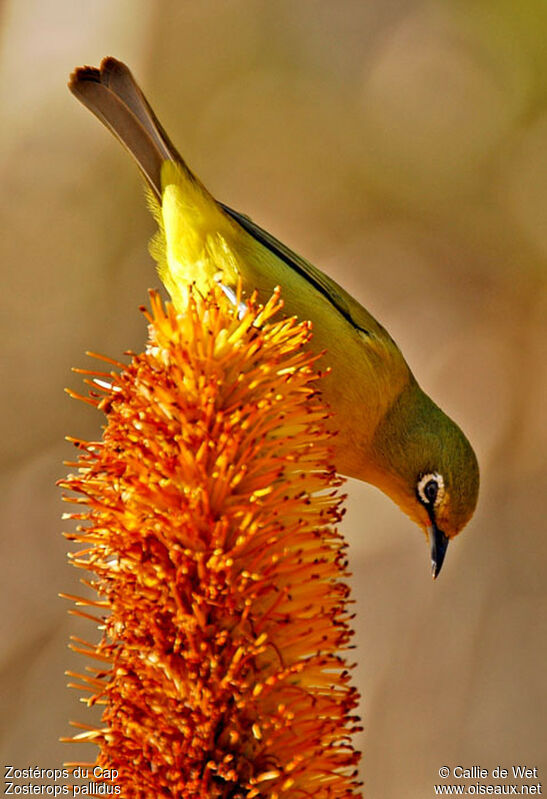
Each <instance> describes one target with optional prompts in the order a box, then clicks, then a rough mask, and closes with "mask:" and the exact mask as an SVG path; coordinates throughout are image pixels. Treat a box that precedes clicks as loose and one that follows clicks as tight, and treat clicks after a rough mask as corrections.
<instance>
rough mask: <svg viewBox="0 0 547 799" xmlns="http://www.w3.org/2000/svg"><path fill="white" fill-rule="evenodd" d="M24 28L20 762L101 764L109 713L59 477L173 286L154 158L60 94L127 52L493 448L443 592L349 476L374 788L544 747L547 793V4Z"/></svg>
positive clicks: (12, 266) (5, 545) (15, 521)
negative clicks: (88, 68)
mask: <svg viewBox="0 0 547 799" xmlns="http://www.w3.org/2000/svg"><path fill="white" fill-rule="evenodd" d="M0 37H1V39H0V91H1V108H2V123H1V126H0V147H1V160H0V169H1V181H0V215H1V227H0V231H1V233H0V235H1V262H0V263H1V269H2V284H1V285H2V291H1V297H2V313H1V317H0V324H1V326H2V332H1V341H2V358H1V363H2V371H3V376H2V392H1V402H2V412H1V416H0V419H1V423H2V435H1V442H2V443H1V446H2V451H3V457H2V461H1V462H2V476H1V479H2V485H1V490H0V500H1V502H2V517H1V518H2V531H1V544H0V546H1V556H0V557H1V564H2V579H1V580H0V592H1V599H0V606H1V608H2V612H1V614H0V625H1V628H2V632H1V636H0V669H1V671H0V679H1V689H2V707H1V709H0V728H1V749H0V761H2V762H3V763H8V764H12V765H15V766H18V767H24V766H27V765H29V764H36V765H39V766H44V767H50V768H53V767H59V766H60V765H61V763H62V762H63V761H65V760H67V759H80V758H82V759H86V758H87V757H88V756H89V754H90V752H86V751H84V749H83V748H82V749H81V750H79V751H77V752H75V751H74V749H70V748H69V747H67V745H66V744H61V743H58V741H57V739H58V737H59V736H61V735H66V734H69V733H70V728H69V727H68V720H69V719H78V720H80V721H87V720H88V719H87V714H88V711H86V709H85V708H84V707H82V706H81V705H79V704H78V697H77V694H76V692H70V691H68V690H67V689H66V688H65V687H64V686H65V682H66V678H65V677H64V675H63V670H64V669H65V668H76V667H81V666H82V665H83V664H82V663H79V660H78V659H77V658H76V657H75V656H73V655H72V654H70V653H69V652H68V650H67V649H66V645H67V641H68V636H69V634H70V633H76V634H84V636H85V635H88V636H91V635H92V634H93V633H92V629H91V625H89V627H88V625H85V624H83V623H82V624H79V623H78V621H77V620H76V619H74V618H71V617H69V616H67V614H66V609H67V606H68V605H67V603H66V602H63V601H62V600H60V599H57V597H56V595H57V592H58V591H62V590H64V591H71V590H72V591H74V590H77V578H78V576H79V575H78V574H77V573H76V571H75V570H74V569H71V568H70V567H69V566H68V565H67V564H66V561H65V552H66V549H67V544H66V542H65V541H64V539H63V538H62V537H61V535H60V533H61V530H62V529H63V524H62V522H61V521H60V513H61V511H62V510H63V508H62V507H61V503H60V496H59V494H60V492H59V490H58V489H56V488H55V485H54V483H55V480H56V479H58V478H59V477H61V476H62V475H63V474H64V473H65V469H64V467H63V466H62V460H63V458H71V457H72V455H73V452H72V449H71V448H70V446H69V445H68V444H67V443H65V442H64V440H63V437H64V435H65V434H72V435H76V436H81V437H90V438H95V437H97V435H99V434H100V433H99V427H100V422H101V420H100V417H99V415H98V414H96V413H94V412H93V411H92V410H91V409H90V408H88V407H87V406H85V405H83V404H82V403H76V402H74V401H72V400H70V399H68V398H67V397H66V395H64V394H63V387H64V386H66V385H70V386H72V387H73V388H78V387H79V386H80V379H79V378H78V376H76V375H72V374H71V373H70V368H71V366H74V365H76V366H85V365H86V363H87V359H86V357H85V355H84V351H85V350H86V349H92V350H95V351H99V352H104V353H107V354H110V355H112V356H118V355H119V354H121V353H122V352H123V351H124V350H126V349H129V348H132V349H134V350H139V349H140V348H142V346H143V342H144V340H145V334H146V331H145V325H144V320H143V318H142V316H141V314H140V313H139V312H138V310H137V308H138V306H139V305H140V304H141V303H143V302H145V301H146V298H147V294H146V291H147V288H148V287H150V286H158V280H157V278H156V276H155V273H154V270H153V266H152V262H151V260H150V258H149V257H148V255H147V250H146V245H147V240H148V238H149V235H150V234H151V233H152V231H153V223H152V221H151V220H150V218H149V216H148V214H147V211H146V209H145V204H144V202H143V198H142V193H141V186H140V180H139V177H138V175H137V172H136V170H135V169H134V167H133V165H132V164H131V163H130V161H129V159H128V158H127V156H126V155H125V154H124V153H123V152H122V150H121V149H120V147H119V146H118V145H117V144H116V143H115V141H114V140H113V139H111V138H110V137H109V136H108V134H107V133H106V132H105V131H104V130H103V129H101V128H100V126H99V125H98V123H97V122H96V121H95V120H94V119H93V118H92V117H91V115H90V114H89V113H87V112H86V111H84V110H83V109H82V108H81V107H80V106H79V105H78V104H77V103H76V101H75V100H74V99H73V98H72V97H71V95H70V94H69V92H68V91H67V90H66V88H65V84H66V80H67V77H68V73H69V72H70V71H71V70H72V68H73V67H74V66H76V65H80V64H82V63H91V64H97V63H98V62H99V61H100V59H101V57H102V56H104V55H109V54H112V55H116V56H117V57H119V58H121V59H123V60H125V61H127V62H128V63H129V64H130V65H131V67H132V69H133V71H134V72H135V74H136V75H137V76H138V78H139V80H140V82H141V84H142V85H143V86H144V88H145V89H146V91H147V93H148V95H149V96H150V98H151V99H152V101H153V104H154V106H155V108H156V109H157V111H158V114H159V116H160V118H161V119H162V121H163V123H164V125H165V127H166V128H167V129H168V130H169V132H170V134H171V137H172V138H173V140H174V141H175V142H177V143H178V145H179V148H180V149H181V151H182V152H183V153H184V154H185V156H186V157H187V159H188V161H189V163H190V164H191V165H192V167H193V168H194V169H195V171H196V172H197V173H198V174H199V175H200V177H201V178H202V179H203V180H204V182H205V183H206V185H208V186H209V188H210V189H211V190H212V191H213V192H214V193H215V194H216V196H217V197H218V198H220V199H222V200H223V201H225V202H227V203H228V204H230V205H232V206H233V207H235V208H238V209H240V210H242V211H245V212H247V213H249V214H250V215H252V216H253V218H254V219H256V220H257V221H258V222H259V223H260V224H262V225H263V226H265V227H266V228H268V229H270V230H271V231H272V232H273V233H274V234H276V235H277V236H279V237H280V238H281V239H282V240H284V241H286V242H287V243H288V244H289V245H290V246H292V247H293V248H294V249H296V250H297V251H299V252H301V253H302V254H303V255H305V256H307V257H308V258H309V259H310V260H311V261H313V262H315V263H316V264H317V265H319V266H320V267H321V268H323V269H324V270H325V271H327V272H328V273H329V274H331V275H332V276H333V277H334V278H335V279H336V280H337V281H338V282H340V283H342V284H343V285H344V286H345V287H347V288H348V289H349V290H350V291H351V292H352V293H353V294H354V295H355V296H356V297H357V298H358V299H359V300H360V301H361V302H362V303H363V304H364V305H365V306H366V307H367V308H368V309H370V310H371V311H372V312H373V313H374V314H375V315H376V316H377V317H378V318H379V319H380V320H381V321H382V322H383V323H384V324H385V325H386V326H387V328H388V329H389V330H390V332H391V333H392V334H393V336H394V338H395V339H396V341H397V342H398V343H399V344H400V346H401V347H402V349H403V352H404V353H405V355H406V357H407V359H408V360H409V362H410V363H411V365H412V366H413V369H414V371H415V374H416V375H417V377H418V379H419V380H420V382H421V383H422V385H423V386H424V387H425V388H426V389H427V390H428V391H429V392H430V393H431V394H432V395H433V396H434V398H435V399H436V400H437V401H438V402H439V404H440V405H442V406H443V407H444V408H445V409H446V410H447V411H448V412H449V413H450V414H451V415H452V416H453V417H454V418H455V419H456V420H457V421H459V422H460V423H461V425H462V427H463V428H464V430H465V431H466V432H467V434H468V436H469V438H470V439H471V441H472V442H473V443H474V444H475V446H476V450H477V452H478V456H479V460H480V463H481V467H482V493H481V498H480V504H479V508H478V510H477V513H476V515H475V517H474V519H473V521H472V522H471V524H470V525H469V527H468V529H467V530H466V531H465V532H464V533H463V535H462V536H461V538H460V539H458V540H457V541H456V542H454V544H453V545H451V547H450V550H449V553H448V559H447V563H446V565H445V567H444V569H443V574H442V575H441V578H440V579H439V581H437V583H435V584H433V583H432V581H431V579H430V577H429V562H428V553H427V549H426V546H425V542H424V540H423V536H422V535H421V533H420V532H419V531H418V530H417V528H415V527H414V526H413V525H412V524H411V523H410V522H409V521H408V520H407V519H406V518H405V517H403V516H402V515H401V514H400V512H399V511H398V509H397V508H395V507H394V506H392V505H391V504H390V502H389V501H388V500H387V499H386V498H385V497H383V496H382V495H381V494H380V493H379V492H377V491H376V490H375V489H373V488H371V487H368V486H365V485H361V484H358V483H356V482H352V481H349V482H348V484H347V490H348V494H349V498H348V513H347V516H346V519H345V521H344V524H343V531H344V533H345V535H346V536H347V538H348V541H349V544H350V550H349V551H350V560H351V568H352V571H353V573H354V576H355V577H354V585H355V598H356V602H357V604H356V613H357V616H356V620H355V627H356V643H357V649H356V651H355V653H354V654H355V659H356V661H357V664H358V665H357V670H356V673H355V679H356V682H357V684H358V685H359V688H360V690H361V693H362V696H363V700H362V708H361V712H362V716H363V721H364V725H365V732H364V733H363V735H362V736H360V737H359V739H358V741H357V745H358V746H359V747H360V748H361V749H362V751H363V753H364V757H363V763H362V774H363V778H364V780H365V790H364V795H365V797H367V799H400V797H405V799H426V798H427V797H429V796H433V795H434V791H433V785H434V784H435V783H439V782H441V780H440V779H439V777H438V769H439V768H440V767H441V766H443V765H447V766H451V767H452V766H456V765H461V766H464V767H469V766H472V765H480V766H482V767H485V768H493V767H494V766H495V765H498V764H500V765H502V766H504V767H506V768H509V769H510V767H511V765H513V764H516V763H519V764H520V763H526V764H528V766H537V767H539V768H540V777H539V780H540V781H541V780H543V781H544V792H545V791H546V790H547V757H546V752H547V746H546V743H547V736H546V712H547V701H546V698H547V694H546V687H545V673H546V656H547V630H546V618H547V602H546V599H547V585H546V573H547V570H546V565H547V564H546V554H547V536H546V532H547V531H546V525H545V502H544V499H545V477H546V470H545V452H546V443H547V441H546V438H547V436H546V426H545V414H544V410H545V408H544V405H545V396H546V388H547V385H546V370H545V364H546V362H547V357H546V355H547V353H546V347H545V341H546V329H545V319H546V301H545V300H546V291H545V288H546V281H545V274H546V271H545V266H546V262H547V48H546V47H545V41H546V39H547V4H546V3H545V1H544V0H521V2H519V3H515V2H510V1H509V0H480V2H477V0H444V1H442V2H420V1H419V0H368V2H363V0H344V1H343V2H340V3H334V2H332V0H299V2H289V0H284V1H283V0H278V1H277V2H271V0H192V2H184V1H181V0H161V2H152V0H149V2H146V0H94V2H93V3H84V2H80V0H48V2H46V3H44V2H40V1H39V0H22V1H21V0H11V2H10V1H9V0H4V2H3V3H2V4H1V5H0ZM542 500H543V501H542ZM91 752H93V750H91ZM448 782H450V780H449V781H448ZM472 782H473V781H471V783H472ZM487 782H488V780H487Z"/></svg>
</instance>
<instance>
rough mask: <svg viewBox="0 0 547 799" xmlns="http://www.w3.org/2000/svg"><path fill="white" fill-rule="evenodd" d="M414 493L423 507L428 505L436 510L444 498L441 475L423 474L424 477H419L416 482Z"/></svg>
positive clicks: (435, 473) (434, 473)
mask: <svg viewBox="0 0 547 799" xmlns="http://www.w3.org/2000/svg"><path fill="white" fill-rule="evenodd" d="M416 491H417V492H418V497H419V498H420V500H421V501H422V502H423V504H424V505H430V506H433V507H434V508H436V507H437V505H439V503H440V502H441V501H442V498H443V496H444V480H443V476H442V474H439V473H438V472H433V473H432V474H424V476H423V477H420V479H419V480H418V485H417V486H416Z"/></svg>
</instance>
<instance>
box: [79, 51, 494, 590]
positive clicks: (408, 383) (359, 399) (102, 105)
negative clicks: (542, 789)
mask: <svg viewBox="0 0 547 799" xmlns="http://www.w3.org/2000/svg"><path fill="white" fill-rule="evenodd" d="M68 86H69V89H70V91H71V92H72V93H73V94H74V95H75V97H76V98H77V99H78V100H79V101H80V102H81V103H83V105H84V106H86V107H87V108H88V109H89V110H90V111H91V112H92V113H93V114H94V115H95V116H96V117H97V118H98V119H99V120H100V121H101V122H102V123H103V124H104V125H105V126H106V127H107V128H108V129H109V130H110V131H111V132H112V133H113V134H114V136H115V137H116V138H117V139H118V140H119V141H120V142H121V144H122V145H123V146H124V147H125V149H126V150H127V151H128V152H129V153H130V154H131V156H132V157H133V158H134V159H135V161H136V163H137V165H138V167H139V169H140V171H141V173H142V175H143V176H144V178H145V182H146V185H147V192H148V195H149V200H150V205H151V208H152V211H153V213H154V215H155V216H156V219H157V221H158V222H159V224H160V232H159V234H157V235H156V238H155V240H153V241H152V243H151V252H152V254H153V255H154V257H155V258H156V260H157V261H158V270H159V274H160V277H161V278H162V280H163V282H164V284H165V285H166V287H167V289H168V290H169V292H170V294H171V297H172V298H173V301H174V303H175V306H176V305H177V298H179V299H180V297H181V290H182V287H183V285H184V284H188V283H191V282H193V283H194V284H195V285H196V286H197V287H198V289H200V290H207V288H208V287H209V286H210V285H211V281H212V279H213V276H214V273H216V272H218V258H216V257H215V256H216V255H218V253H219V252H220V250H222V251H223V254H224V257H223V263H224V264H226V268H225V270H224V273H223V274H222V283H223V285H224V284H225V287H226V289H227V290H229V289H230V286H231V287H232V290H233V289H234V287H235V286H236V285H237V281H238V279H239V280H241V283H242V286H243V290H244V291H245V292H249V293H251V292H256V293H257V296H258V298H259V300H260V301H264V302H265V301H266V300H267V299H268V298H269V297H270V296H271V294H272V292H273V290H274V288H275V287H276V286H281V288H282V296H283V301H284V309H285V311H286V313H287V314H289V315H293V316H296V317H298V318H299V319H302V320H309V321H310V322H311V324H312V331H313V337H312V347H313V348H315V349H316V350H317V351H318V352H321V353H324V355H323V357H324V359H325V360H324V363H325V365H326V366H327V367H328V369H327V370H325V371H326V374H325V375H324V376H323V377H322V381H321V382H322V388H321V391H322V395H323V398H324V400H325V402H326V403H327V404H328V406H330V408H331V410H332V412H333V422H332V424H333V425H334V427H335V429H336V432H337V435H336V436H335V437H334V447H333V449H334V463H335V466H336V469H337V471H338V472H339V473H340V474H342V475H346V476H348V477H353V478H357V479H358V480H362V481H364V482H366V483H370V484H372V485H374V486H376V487H377V488H379V489H380V490H381V491H382V492H383V493H384V494H386V495H387V496H388V497H389V498H391V499H392V500H393V501H394V502H395V503H396V504H397V505H398V506H399V507H400V508H401V510H402V511H403V512H404V513H406V514H407V516H409V517H410V519H411V520H412V521H414V522H415V523H416V524H417V525H418V526H419V527H420V528H421V529H422V530H423V532H424V533H425V535H426V539H427V540H428V542H429V550H430V557H431V570H432V576H433V579H435V578H436V577H437V576H438V575H439V573H440V571H441V567H442V565H443V561H444V559H445V555H446V551H447V547H448V543H449V541H450V540H451V539H452V538H454V536H456V535H457V534H458V533H459V532H460V531H461V530H462V529H463V527H465V525H466V524H467V522H468V521H469V520H470V518H471V516H472V515H473V512H474V510H475V507H476V504H477V498H478V491H479V466H478V462H477V458H476V456H475V453H474V451H473V448H472V446H471V444H470V443H469V441H468V439H467V438H466V436H465V435H464V433H463V432H462V431H461V429H460V427H459V426H458V425H457V424H456V423H455V422H453V421H452V420H451V419H450V418H449V417H448V416H447V415H446V414H445V413H444V412H443V411H442V410H441V409H440V408H439V407H438V405H436V404H435V402H433V400H432V399H431V398H430V397H429V396H428V395H427V394H426V393H425V392H424V391H423V390H422V389H421V387H420V385H419V384H418V382H417V380H416V378H415V377H414V375H413V373H412V371H411V369H410V367H409V366H408V364H407V362H406V360H405V358H404V357H403V355H402V353H401V350H400V349H399V347H398V346H397V344H396V343H395V342H394V340H393V339H392V337H391V336H390V334H389V333H388V332H387V330H386V329H385V328H384V327H383V326H382V325H381V324H380V323H379V322H378V321H376V319H375V318H374V317H373V316H372V314H370V313H369V312H368V311H367V310H366V309H365V308H364V307H363V306H362V305H361V304H360V303H359V302H358V301H357V300H355V299H354V298H353V297H352V296H351V295H350V294H349V293H348V292H346V291H345V290H344V289H343V288H342V287H341V286H339V285H338V284H337V283H336V282H335V281H334V280H332V279H331V278H330V277H328V276H327V275H326V274H324V273H323V272H321V271H320V270H319V269H317V268H316V267H315V266H313V265H312V264H311V263H309V262H308V261H306V260H305V259H304V258H302V257H300V256H299V255H297V254H296V253H294V252H293V251H292V250H290V249H289V248H288V247H287V246H286V245H285V244H283V243H282V242H280V241H279V240H277V239H276V238H274V236H272V235H271V234H270V233H268V232H267V231H266V230H264V229H263V228H261V227H259V226H258V225H257V224H256V223H255V222H253V221H252V220H251V218H250V217H249V216H247V215H246V214H242V213H240V212H238V211H235V210H234V209H232V208H230V207H229V206H228V205H225V204H224V203H222V202H219V201H217V200H216V199H215V198H214V197H213V195H212V194H210V192H209V191H208V190H207V189H206V188H205V186H204V185H203V183H202V182H201V181H200V180H199V178H197V177H196V176H195V175H194V174H193V172H191V170H190V169H189V167H188V166H187V164H186V162H185V161H184V159H183V158H182V156H181V155H180V154H179V152H178V151H177V149H176V148H175V146H174V145H173V144H172V142H171V140H170V139H169V137H168V135H167V133H166V132H165V130H164V129H163V127H162V125H161V124H160V122H159V120H158V118H157V117H156V115H155V113H154V111H153V110H152V108H151V106H150V104H149V103H148V101H147V99H146V97H145V95H144V93H143V92H142V91H141V89H140V87H139V85H138V84H137V82H136V80H135V78H134V77H133V75H132V73H131V71H130V70H129V68H128V67H127V66H126V65H125V64H124V63H123V62H121V61H119V60H117V59H116V58H113V57H110V56H109V57H107V58H104V59H103V60H102V62H101V64H100V67H99V68H96V67H90V66H82V67H78V68H77V69H75V70H74V72H73V73H72V74H71V76H70V80H69V83H68ZM219 248H220V249H219Z"/></svg>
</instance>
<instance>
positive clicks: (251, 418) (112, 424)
mask: <svg viewBox="0 0 547 799" xmlns="http://www.w3.org/2000/svg"><path fill="white" fill-rule="evenodd" d="M151 307H152V312H151V314H150V315H148V314H147V318H148V320H149V323H150V328H149V330H150V341H149V345H148V348H147V350H146V352H145V353H143V354H140V355H136V356H134V357H133V358H132V360H131V362H130V363H129V365H126V366H124V365H123V364H116V366H117V367H118V369H119V371H116V372H111V373H101V372H87V374H88V375H89V377H88V382H90V383H91V384H92V385H93V390H92V392H91V395H90V396H89V397H87V398H85V399H87V401H88V402H91V403H92V404H93V405H94V406H96V407H97V408H99V409H100V410H103V411H104V412H105V414H106V415H107V424H106V427H105V430H104V435H103V439H102V441H100V442H89V443H86V442H82V441H75V443H76V444H77V445H78V447H79V448H80V449H81V454H80V457H79V460H78V462H77V463H76V464H72V465H74V466H77V474H75V475H71V476H69V477H68V478H67V479H66V480H64V481H62V483H61V484H62V485H63V487H64V488H66V489H70V490H71V491H73V492H77V493H78V494H79V495H80V496H79V497H78V498H76V499H74V498H69V499H68V501H70V502H78V503H81V504H83V505H84V506H85V507H84V509H83V510H82V511H81V512H79V513H72V514H68V515H67V517H68V518H70V519H78V520H80V521H81V526H80V527H79V528H78V531H77V533H69V534H67V537H68V538H69V539H72V540H75V541H78V542H80V543H82V544H83V545H84V548H83V549H82V550H81V551H80V552H78V553H76V554H75V555H72V556H71V557H72V560H73V562H74V564H75V565H76V566H78V567H80V568H83V569H86V570H88V571H89V572H91V573H92V575H93V578H92V580H91V581H90V582H89V583H88V584H90V585H91V586H92V587H93V588H94V590H95V592H96V594H97V599H93V600H91V599H83V598H80V597H69V598H71V599H74V600H75V601H77V602H78V603H79V604H80V605H81V604H84V605H85V604H87V605H89V606H91V607H98V608H99V609H100V610H101V611H102V612H104V616H102V615H101V616H100V618H98V619H97V621H99V623H100V624H101V625H102V629H103V630H104V632H103V636H102V639H101V640H100V642H99V643H98V644H96V645H95V644H91V643H86V642H82V641H79V640H75V641H74V643H73V648H74V649H76V650H77V651H79V652H83V653H84V654H85V655H88V656H91V657H92V658H95V659H96V660H98V661H99V663H100V664H101V668H100V669H99V670H91V669H88V673H87V674H85V675H74V676H78V677H79V678H80V679H81V680H83V683H84V684H83V685H79V686H78V687H80V688H82V689H83V690H84V691H89V692H90V694H91V695H90V697H89V698H88V700H87V701H88V703H89V704H90V705H91V704H94V703H96V702H101V703H103V704H104V712H103V716H102V726H101V727H100V728H98V729H91V730H89V729H88V731H87V732H84V733H82V734H80V735H77V736H75V738H72V739H69V740H72V741H77V740H85V741H94V742H95V743H97V744H98V745H99V748H100V752H99V756H98V759H97V764H98V765H100V766H102V767H103V768H105V769H115V770H116V772H117V773H118V777H117V779H116V785H118V786H121V793H122V796H124V797H125V799H132V798H133V797H150V799H152V797H154V799H156V797H183V798H184V799H190V797H192V799H194V798H196V799H197V797H200V799H205V798H206V797H207V798H208V799H209V797H231V798H232V799H235V798H236V797H240V798H241V799H252V798H253V797H270V799H277V798H278V797H279V799H282V798H283V797H294V799H300V797H311V796H313V797H314V799H326V797H329V799H334V797H346V798H349V797H355V796H357V795H359V791H358V786H359V783H358V782H357V778H356V765H357V761H358V754H357V753H356V752H355V751H354V750H353V748H352V745H351V740H350V739H351V735H352V733H354V732H355V731H356V730H357V729H358V726H357V725H358V719H357V718H356V717H355V716H354V715H352V711H353V709H354V708H355V707H356V705H357V701H358V695H357V692H356V690H355V688H353V687H351V686H350V684H349V680H350V674H349V670H348V666H347V665H346V663H345V660H344V659H343V657H342V655H341V654H340V652H341V651H343V650H346V649H347V648H348V645H349V640H350V635H351V631H350V629H349V626H348V619H349V616H348V609H347V603H348V588H347V586H346V584H345V583H344V582H343V578H344V577H346V575H347V572H346V562H345V556H344V549H345V544H344V542H343V540H342V538H341V536H340V535H339V533H338V532H337V531H336V529H335V526H334V525H335V524H336V522H338V520H339V519H340V518H341V515H342V510H341V501H342V499H341V497H340V495H339V493H338V491H337V488H338V487H339V485H340V482H341V481H340V479H339V478H338V477H337V476H336V475H335V473H334V470H333V468H332V466H330V465H329V463H330V449H329V433H328V432H327V429H326V419H327V412H326V410H325V408H324V406H322V404H321V401H320V398H319V396H318V394H317V391H316V385H317V382H316V381H317V378H318V374H317V373H316V372H315V371H314V366H313V361H314V357H313V356H312V355H310V353H309V352H308V351H307V350H306V348H305V344H306V343H307V341H308V340H309V337H310V330H309V325H308V324H307V323H297V322H296V320H294V319H277V320H276V319H274V316H275V315H276V313H277V312H278V311H279V309H280V307H281V302H280V299H279V295H278V294H275V295H274V296H273V297H272V298H271V300H270V301H269V302H268V303H267V305H266V306H265V307H257V306H256V305H255V303H254V302H253V301H251V302H250V303H249V305H248V308H247V310H246V312H245V313H243V314H242V313H241V308H240V310H239V312H238V309H237V307H234V306H233V305H231V304H230V303H228V302H227V301H226V299H225V298H224V297H223V295H222V294H221V292H220V289H217V290H215V291H213V292H211V293H210V294H209V295H207V296H206V297H205V298H201V297H199V296H197V295H196V293H195V292H190V295H189V300H188V306H187V308H186V311H185V313H183V314H178V315H177V313H176V311H175V310H174V308H173V306H171V305H167V306H165V307H164V306H163V305H162V303H161V301H160V299H159V297H158V296H157V295H156V294H154V293H153V294H151ZM104 360H108V359H104ZM110 363H114V362H110ZM99 392H100V393H99ZM84 582H86V581H84ZM65 596H66V595H65ZM77 612H78V611H77ZM79 612H80V613H82V615H84V616H86V617H88V616H91V617H92V618H93V615H92V614H88V613H86V612H82V611H79ZM81 726H83V725H81ZM84 765H93V764H84Z"/></svg>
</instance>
